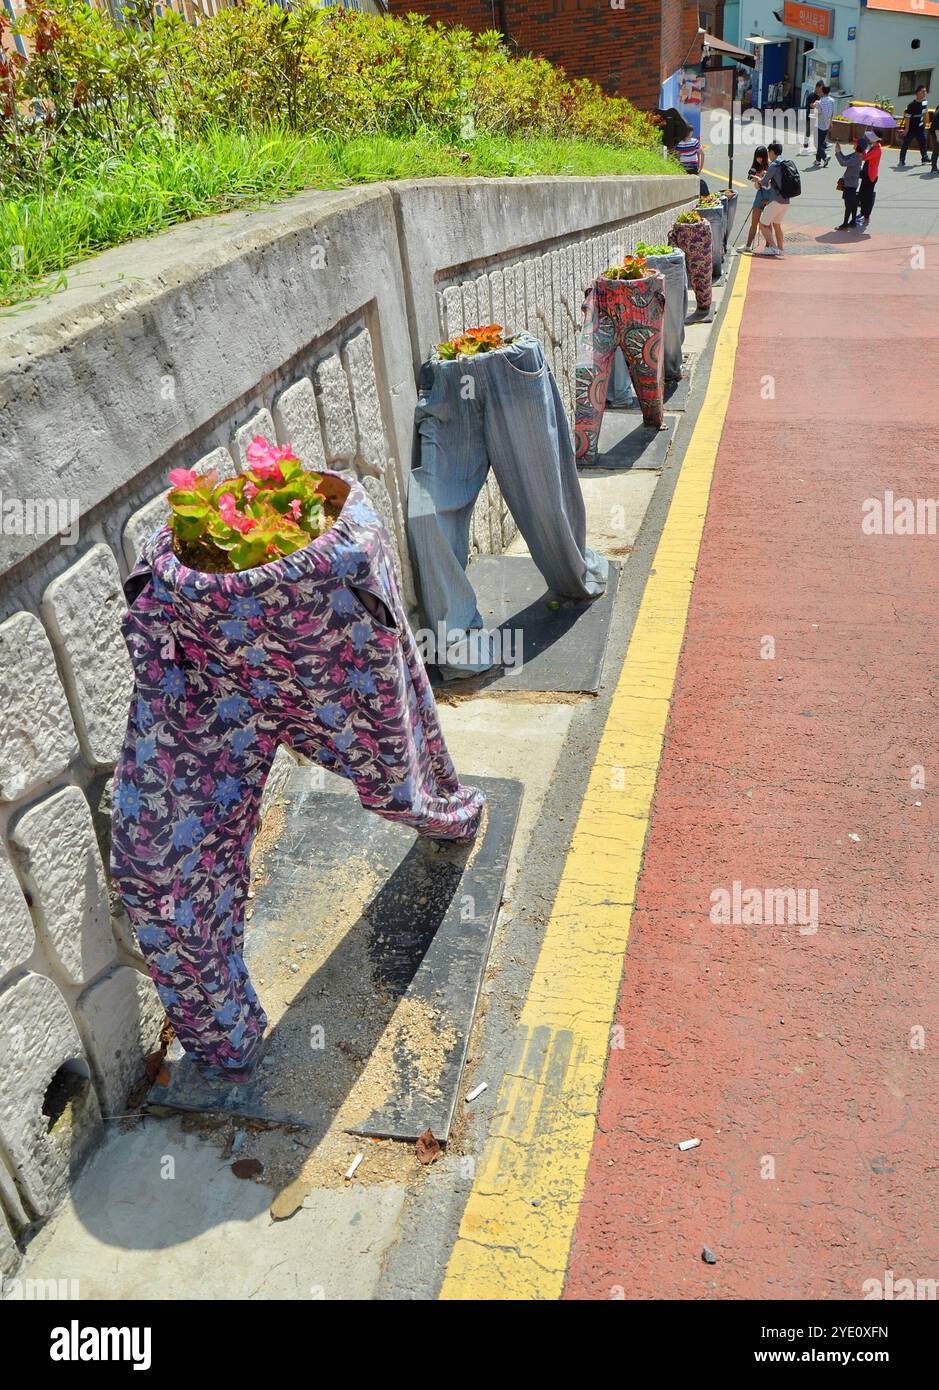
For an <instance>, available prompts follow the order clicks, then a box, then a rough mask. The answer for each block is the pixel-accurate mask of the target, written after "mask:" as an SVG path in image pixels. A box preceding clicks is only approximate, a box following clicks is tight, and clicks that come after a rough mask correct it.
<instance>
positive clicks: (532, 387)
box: [408, 333, 608, 678]
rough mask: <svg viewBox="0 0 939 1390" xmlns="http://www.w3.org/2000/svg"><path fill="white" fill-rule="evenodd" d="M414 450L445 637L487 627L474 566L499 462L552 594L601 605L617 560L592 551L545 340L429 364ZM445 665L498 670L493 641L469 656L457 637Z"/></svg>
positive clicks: (425, 550)
mask: <svg viewBox="0 0 939 1390" xmlns="http://www.w3.org/2000/svg"><path fill="white" fill-rule="evenodd" d="M414 442H415V454H414V466H413V467H412V469H411V476H410V478H409V480H408V538H409V540H410V544H411V555H412V558H413V560H414V564H415V568H416V571H417V578H418V586H419V588H420V595H421V603H422V606H423V609H424V614H425V617H426V619H427V621H428V623H429V624H430V627H431V630H432V631H433V632H434V633H435V634H436V633H439V632H443V633H447V634H463V633H467V632H470V633H472V632H473V631H474V630H475V631H476V632H480V631H481V629H482V618H481V616H480V614H479V609H478V608H477V606H476V594H475V593H474V591H473V586H472V585H471V584H470V582H469V579H468V578H467V576H466V562H467V559H468V556H469V531H470V520H471V518H472V514H473V505H474V503H475V501H476V498H477V496H478V495H479V492H480V489H481V488H482V487H483V485H484V483H485V481H486V475H487V474H488V472H489V469H490V466H491V468H492V471H493V473H494V474H495V476H496V481H497V482H498V484H499V487H500V488H501V490H502V495H503V497H504V498H505V501H506V504H507V506H508V508H509V510H510V512H511V513H512V515H513V517H514V518H515V520H516V522H517V524H518V529H519V531H520V532H521V534H522V536H523V538H524V539H525V541H526V543H527V545H528V549H529V551H530V552H531V557H532V559H533V560H534V562H535V564H536V565H537V566H538V569H539V570H540V571H541V573H542V575H543V576H544V580H545V583H546V584H547V586H548V588H549V589H550V590H551V591H552V593H555V594H558V595H561V596H563V597H566V598H573V599H591V598H596V597H597V596H598V595H599V594H602V593H603V592H604V590H605V589H606V580H607V572H608V564H607V561H606V560H605V559H603V557H602V556H600V555H597V554H595V552H594V551H593V550H591V548H590V547H589V546H588V545H587V518H586V512H585V509H584V499H583V495H582V493H581V489H580V479H579V478H578V476H577V466H576V464H575V462H574V445H573V440H572V439H571V429H570V425H569V424H568V420H567V415H566V413H565V410H564V403H563V401H562V399H561V395H560V392H559V391H558V387H557V382H556V381H555V379H554V376H553V375H552V373H551V369H550V368H549V367H548V364H547V362H546V361H545V357H544V353H543V352H542V348H541V344H540V343H539V342H538V340H537V339H536V338H533V337H532V336H531V335H530V334H528V333H520V334H519V335H518V336H517V337H516V338H515V340H514V341H513V342H512V343H510V344H509V345H508V346H507V347H505V348H498V349H497V350H496V351H494V352H486V353H480V354H479V355H478V356H473V357H458V358H456V359H454V360H453V361H441V360H440V359H439V358H437V357H436V356H434V357H433V358H431V359H430V360H429V361H427V362H425V363H424V365H423V367H422V368H421V377H420V389H419V393H418V400H417V410H416V412H415V441H414ZM451 640H454V639H451ZM437 657H438V660H437V665H438V666H439V667H440V670H441V672H442V674H443V675H444V677H446V678H459V677H462V676H466V675H473V674H476V673H478V672H480V671H485V670H488V669H489V668H490V667H491V666H493V665H495V664H496V655H495V653H494V652H493V650H492V644H491V642H489V641H486V640H485V639H484V640H483V641H482V642H481V644H480V648H479V649H478V650H477V651H473V652H463V653H460V652H459V650H458V644H457V643H456V642H455V640H454V646H453V647H451V649H450V652H449V655H448V654H447V653H442V652H439V651H438V653H437Z"/></svg>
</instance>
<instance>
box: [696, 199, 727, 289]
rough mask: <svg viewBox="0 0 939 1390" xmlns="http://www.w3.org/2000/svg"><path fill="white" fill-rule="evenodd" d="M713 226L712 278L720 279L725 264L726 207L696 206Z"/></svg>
mask: <svg viewBox="0 0 939 1390" xmlns="http://www.w3.org/2000/svg"><path fill="white" fill-rule="evenodd" d="M695 210H696V211H697V212H699V213H700V214H701V216H702V217H703V218H704V220H705V222H708V223H710V227H711V279H712V280H719V279H720V276H721V269H722V267H723V265H724V209H723V208H722V207H717V208H696V209H695Z"/></svg>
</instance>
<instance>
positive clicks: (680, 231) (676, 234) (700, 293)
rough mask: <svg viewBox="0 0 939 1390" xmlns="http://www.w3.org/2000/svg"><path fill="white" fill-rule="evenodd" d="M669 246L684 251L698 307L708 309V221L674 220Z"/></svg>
mask: <svg viewBox="0 0 939 1390" xmlns="http://www.w3.org/2000/svg"><path fill="white" fill-rule="evenodd" d="M668 242H669V245H670V246H677V247H679V249H680V250H682V251H684V253H685V262H686V264H687V266H688V279H689V280H690V281H691V288H692V289H693V290H694V297H695V303H696V304H697V306H698V308H699V309H710V307H711V286H712V284H713V253H712V249H711V227H710V224H709V223H708V222H676V223H675V225H674V227H672V230H671V231H670V232H669V234H668Z"/></svg>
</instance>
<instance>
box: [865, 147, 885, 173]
mask: <svg viewBox="0 0 939 1390" xmlns="http://www.w3.org/2000/svg"><path fill="white" fill-rule="evenodd" d="M883 152H884V147H883V145H882V144H881V143H880V141H879V140H875V141H874V143H873V145H871V147H870V149H869V150H868V151H867V152H866V154H865V155H864V166H865V169H866V171H867V177H868V178H869V179H870V181H871V183H876V182H877V174H878V172H879V170H880V156H881V155H882V154H883Z"/></svg>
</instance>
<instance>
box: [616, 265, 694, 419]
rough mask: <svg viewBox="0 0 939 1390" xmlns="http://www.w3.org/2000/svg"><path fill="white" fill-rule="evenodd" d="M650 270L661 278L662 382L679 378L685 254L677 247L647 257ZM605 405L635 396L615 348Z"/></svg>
mask: <svg viewBox="0 0 939 1390" xmlns="http://www.w3.org/2000/svg"><path fill="white" fill-rule="evenodd" d="M646 265H647V266H648V267H649V269H650V270H657V271H659V272H660V274H661V275H662V277H663V278H664V280H665V318H664V320H663V323H662V371H663V375H664V377H665V380H666V381H680V380H681V369H682V357H683V353H684V346H685V317H686V315H687V313H688V269H687V266H686V265H685V254H684V252H683V251H679V250H678V249H677V248H676V249H675V250H674V251H670V252H669V253H668V255H667V256H664V255H663V256H647V257H646ZM606 403H607V405H612V406H624V405H628V406H634V405H635V403H636V395H635V392H634V391H633V389H632V382H631V381H630V378H629V372H628V370H627V368H626V362H625V360H624V358H623V354H622V353H621V352H620V350H619V349H618V348H617V350H616V354H615V356H614V358H613V372H612V375H611V376H610V386H609V390H608V391H607V397H606Z"/></svg>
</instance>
